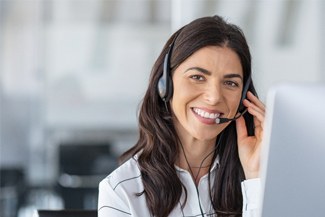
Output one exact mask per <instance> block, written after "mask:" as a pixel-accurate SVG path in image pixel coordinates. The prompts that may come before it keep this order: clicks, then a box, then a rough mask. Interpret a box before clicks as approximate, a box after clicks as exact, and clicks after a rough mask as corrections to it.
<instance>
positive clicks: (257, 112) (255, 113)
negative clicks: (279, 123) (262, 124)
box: [244, 102, 265, 121]
mask: <svg viewBox="0 0 325 217" xmlns="http://www.w3.org/2000/svg"><path fill="white" fill-rule="evenodd" d="M244 105H245V106H247V110H248V112H249V113H250V114H251V115H253V116H254V117H257V119H258V120H259V121H264V117H265V112H264V111H263V110H261V109H260V108H258V107H256V106H255V105H252V104H250V103H249V102H244Z"/></svg>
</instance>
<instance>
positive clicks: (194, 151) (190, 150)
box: [178, 141, 215, 185]
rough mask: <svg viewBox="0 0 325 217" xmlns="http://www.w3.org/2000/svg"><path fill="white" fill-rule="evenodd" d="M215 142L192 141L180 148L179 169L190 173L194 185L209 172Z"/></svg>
mask: <svg viewBox="0 0 325 217" xmlns="http://www.w3.org/2000/svg"><path fill="white" fill-rule="evenodd" d="M214 149H215V141H210V142H207V141H192V142H188V143H185V144H184V143H182V146H181V147H180V156H179V165H178V166H179V167H181V168H183V169H185V170H187V171H188V172H189V173H191V175H192V178H193V180H194V182H195V184H196V185H198V183H199V181H200V179H201V177H202V176H204V175H205V174H207V173H208V172H209V168H210V165H211V164H212V159H213V156H214Z"/></svg>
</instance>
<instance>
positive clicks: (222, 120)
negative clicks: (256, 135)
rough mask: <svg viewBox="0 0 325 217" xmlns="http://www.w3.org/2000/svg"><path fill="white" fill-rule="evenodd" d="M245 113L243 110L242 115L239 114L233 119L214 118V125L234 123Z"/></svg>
mask: <svg viewBox="0 0 325 217" xmlns="http://www.w3.org/2000/svg"><path fill="white" fill-rule="evenodd" d="M246 112H247V109H245V110H244V111H243V112H242V113H240V114H239V115H238V116H236V117H234V118H216V124H223V123H226V122H229V121H234V120H237V119H238V118H240V116H242V115H244V114H245V113H246Z"/></svg>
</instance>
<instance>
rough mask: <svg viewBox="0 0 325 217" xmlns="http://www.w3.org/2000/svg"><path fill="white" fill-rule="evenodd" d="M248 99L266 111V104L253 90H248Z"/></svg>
mask: <svg viewBox="0 0 325 217" xmlns="http://www.w3.org/2000/svg"><path fill="white" fill-rule="evenodd" d="M247 99H249V101H251V102H252V103H253V104H255V105H256V106H257V107H259V108H261V109H262V110H263V111H265V105H264V103H262V102H261V100H259V99H258V98H257V97H256V96H255V95H254V94H253V93H252V92H250V91H248V92H247Z"/></svg>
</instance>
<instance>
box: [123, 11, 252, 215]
mask: <svg viewBox="0 0 325 217" xmlns="http://www.w3.org/2000/svg"><path fill="white" fill-rule="evenodd" d="M172 42H174V47H173V50H172V55H171V59H170V60H171V62H170V65H171V70H172V71H173V70H175V68H177V66H179V65H180V64H181V63H182V62H183V61H184V60H186V59H187V58H188V57H189V56H191V55H192V54H193V53H194V52H196V51H197V50H199V49H201V48H203V47H206V46H220V47H228V48H230V49H232V50H233V51H234V52H236V53H237V55H238V56H239V58H240V61H241V65H242V67H243V73H244V83H245V82H246V81H247V79H248V77H250V76H251V55H250V51H249V47H248V45H247V42H246V39H245V36H244V34H243V32H242V31H241V29H240V28H238V27H237V26H235V25H233V24H229V23H227V22H226V21H224V20H223V19H222V18H221V17H219V16H213V17H203V18H199V19H196V20H194V21H192V22H191V23H189V24H187V25H186V26H184V27H183V28H181V29H180V30H178V31H177V32H176V33H174V34H173V35H172V36H171V37H170V39H169V40H168V41H167V43H166V45H165V46H164V48H163V50H162V52H161V54H160V55H159V57H158V59H157V60H156V62H155V64H154V66H153V69H152V71H151V75H150V82H149V86H148V89H147V91H146V94H145V96H144V98H143V101H142V105H141V108H140V112H139V140H138V141H137V143H136V144H135V146H133V147H132V148H131V149H129V150H128V151H127V152H125V153H124V154H123V155H122V156H121V159H127V158H129V157H131V156H134V155H135V154H137V153H138V154H139V157H138V164H139V167H140V170H141V175H142V182H143V185H144V191H143V192H139V193H138V194H137V195H138V196H140V195H142V194H145V196H146V201H147V205H148V208H149V210H150V212H151V214H152V215H153V216H157V217H166V216H168V215H169V213H170V212H171V211H172V210H173V209H174V207H175V206H176V205H177V204H178V203H179V200H180V198H181V194H182V191H183V190H184V192H185V195H187V192H186V189H185V188H184V186H183V184H182V183H181V181H180V180H179V178H178V175H177V172H176V170H175V166H174V165H175V162H176V160H177V158H178V155H179V154H180V151H179V147H180V146H179V145H180V142H179V138H178V136H177V134H176V131H175V128H174V125H173V122H172V119H171V118H170V114H168V111H166V108H165V104H164V102H163V101H162V99H161V98H160V97H159V95H158V91H157V83H158V80H159V78H160V77H161V75H162V71H163V69H162V67H163V60H164V56H165V55H166V53H167V51H168V47H169V45H170V44H171V43H172ZM249 91H251V92H253V93H254V94H255V95H256V91H255V88H254V85H253V82H251V83H250V86H249ZM169 110H170V109H169ZM244 118H245V120H246V125H247V128H248V134H249V135H253V132H254V123H253V117H252V115H250V114H249V113H245V115H244ZM219 139H221V141H220V142H219V144H220V145H218V147H216V151H215V154H214V158H215V157H216V155H218V156H219V158H220V161H219V162H220V166H219V168H218V169H217V174H216V176H215V178H214V179H213V180H211V177H210V173H209V182H210V184H211V185H212V186H213V188H212V189H209V193H210V198H211V201H212V205H213V208H214V209H215V211H216V214H217V215H218V216H241V213H242V204H243V202H242V201H243V200H242V194H241V181H243V180H244V179H245V175H244V172H243V168H242V166H241V163H240V160H239V156H238V149H237V134H236V125H235V123H234V122H232V123H230V124H229V125H228V126H227V127H226V128H225V129H224V131H223V132H222V138H221V137H220V136H219V137H218V139H217V140H219ZM216 144H217V143H216ZM211 185H209V186H211ZM180 202H181V204H183V205H184V204H185V202H186V197H185V201H180Z"/></svg>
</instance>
